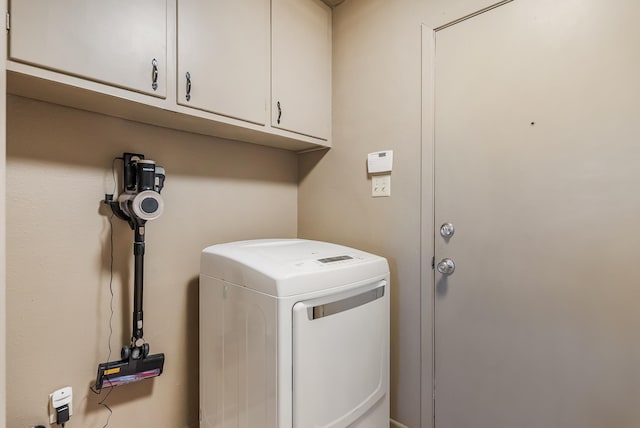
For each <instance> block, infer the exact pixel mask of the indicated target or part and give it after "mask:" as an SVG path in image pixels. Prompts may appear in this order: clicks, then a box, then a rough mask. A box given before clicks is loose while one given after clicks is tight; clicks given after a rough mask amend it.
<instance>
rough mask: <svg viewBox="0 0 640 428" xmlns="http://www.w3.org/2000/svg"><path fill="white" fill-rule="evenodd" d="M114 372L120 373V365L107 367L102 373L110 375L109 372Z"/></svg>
mask: <svg viewBox="0 0 640 428" xmlns="http://www.w3.org/2000/svg"><path fill="white" fill-rule="evenodd" d="M114 373H120V367H115V368H112V369H107V370H105V371H104V375H105V376H108V375H111V374H114Z"/></svg>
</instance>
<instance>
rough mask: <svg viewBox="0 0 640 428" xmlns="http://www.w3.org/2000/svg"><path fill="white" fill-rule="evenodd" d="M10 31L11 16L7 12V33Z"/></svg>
mask: <svg viewBox="0 0 640 428" xmlns="http://www.w3.org/2000/svg"><path fill="white" fill-rule="evenodd" d="M9 30H11V15H9V12H7V31H9Z"/></svg>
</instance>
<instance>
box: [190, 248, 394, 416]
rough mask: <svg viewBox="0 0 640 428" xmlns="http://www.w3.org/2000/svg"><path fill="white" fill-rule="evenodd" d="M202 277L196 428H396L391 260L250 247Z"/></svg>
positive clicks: (208, 261) (205, 257)
mask: <svg viewBox="0 0 640 428" xmlns="http://www.w3.org/2000/svg"><path fill="white" fill-rule="evenodd" d="M200 272H201V273H200V428H231V427H233V428H237V427H244V428H315V427H326V428H329V427H331V428H339V427H340V428H343V427H358V428H383V427H384V428H388V427H389V267H388V264H387V261H386V259H384V258H382V257H379V256H375V255H373V254H369V253H365V252H363V251H359V250H355V249H352V248H348V247H343V246H340V245H335V244H329V243H326V242H318V241H307V240H300V239H287V240H281V239H279V240H275V239H272V240H255V241H242V242H233V243H228V244H220V245H214V246H212V247H209V248H206V249H205V250H203V252H202V257H201V271H200Z"/></svg>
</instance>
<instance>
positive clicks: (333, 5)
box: [322, 0, 345, 7]
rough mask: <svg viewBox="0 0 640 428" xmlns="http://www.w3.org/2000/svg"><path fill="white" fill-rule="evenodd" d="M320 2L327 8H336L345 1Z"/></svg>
mask: <svg viewBox="0 0 640 428" xmlns="http://www.w3.org/2000/svg"><path fill="white" fill-rule="evenodd" d="M322 1H323V2H325V3H326V4H327V6H329V7H336V6H338V5H339V4H340V3H342V2H343V1H345V0H322Z"/></svg>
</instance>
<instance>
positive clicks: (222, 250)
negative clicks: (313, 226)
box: [200, 239, 389, 297]
mask: <svg viewBox="0 0 640 428" xmlns="http://www.w3.org/2000/svg"><path fill="white" fill-rule="evenodd" d="M200 273H201V274H203V275H207V276H211V277H214V278H218V279H222V280H224V281H227V282H230V283H233V284H236V285H240V286H243V287H247V288H251V289H253V290H256V291H259V292H262V293H266V294H270V295H273V296H278V297H284V296H294V295H297V294H304V293H309V292H312V291H319V290H324V289H328V288H333V287H338V286H341V285H346V284H351V283H354V282H358V281H363V280H366V279H369V278H374V277H380V276H384V275H387V274H388V273H389V267H388V264H387V260H386V259H384V258H382V257H380V256H376V255H373V254H369V253H366V252H364V251H360V250H356V249H353V248H349V247H344V246H342V245H337V244H330V243H328V242H321V241H308V240H303V239H260V240H252V241H239V242H230V243H227V244H219V245H213V246H211V247H208V248H205V249H204V250H203V251H202V256H201V259H200Z"/></svg>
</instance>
